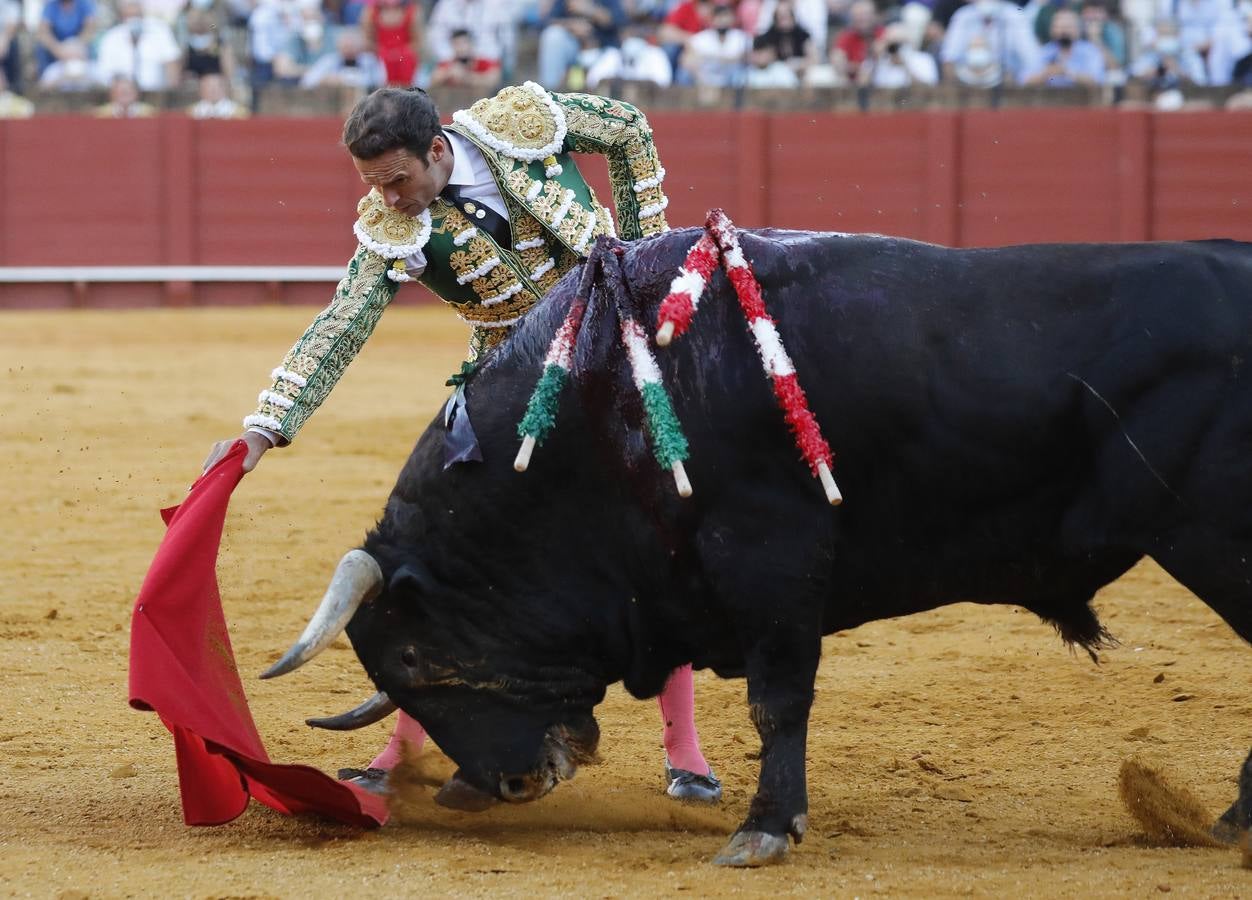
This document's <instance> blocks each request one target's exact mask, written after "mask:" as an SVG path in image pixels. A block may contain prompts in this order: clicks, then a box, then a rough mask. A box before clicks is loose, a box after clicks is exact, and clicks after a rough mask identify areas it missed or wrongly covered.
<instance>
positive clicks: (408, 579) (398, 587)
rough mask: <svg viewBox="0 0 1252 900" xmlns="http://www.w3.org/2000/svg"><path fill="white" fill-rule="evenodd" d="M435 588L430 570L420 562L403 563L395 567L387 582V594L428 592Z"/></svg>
mask: <svg viewBox="0 0 1252 900" xmlns="http://www.w3.org/2000/svg"><path fill="white" fill-rule="evenodd" d="M434 589H435V581H434V579H433V578H431V576H430V571H429V570H428V569H427V568H426V567H425V566H423V565H422V564H421V563H405V564H404V565H402V566H401V567H400V568H398V569H396V571H395V574H393V575H392V576H391V581H389V582H388V583H387V593H389V594H393V595H394V594H396V593H400V594H410V595H413V594H430V593H433V592H434Z"/></svg>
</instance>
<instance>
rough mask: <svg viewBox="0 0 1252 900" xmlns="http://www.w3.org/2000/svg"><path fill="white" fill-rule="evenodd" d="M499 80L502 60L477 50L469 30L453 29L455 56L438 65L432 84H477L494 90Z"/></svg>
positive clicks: (432, 76) (478, 86) (463, 85)
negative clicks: (484, 54)
mask: <svg viewBox="0 0 1252 900" xmlns="http://www.w3.org/2000/svg"><path fill="white" fill-rule="evenodd" d="M499 83H500V62H499V61H498V60H494V59H487V58H486V57H482V56H479V55H478V54H477V53H475V52H474V37H473V35H471V34H470V33H469V32H468V31H466V30H464V29H459V30H457V31H454V32H452V58H451V59H445V60H444V61H443V62H441V63H440V64H439V65H437V66H436V67H435V71H434V72H433V73H432V74H431V76H430V85H431V87H475V88H479V89H480V90H482V91H484V92H486V91H492V90H495V87H496V85H498V84H499Z"/></svg>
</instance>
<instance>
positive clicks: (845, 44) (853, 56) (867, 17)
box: [830, 0, 883, 81]
mask: <svg viewBox="0 0 1252 900" xmlns="http://www.w3.org/2000/svg"><path fill="white" fill-rule="evenodd" d="M882 30H883V29H882V23H881V22H879V20H878V10H877V9H875V8H874V4H873V2H872V0H856V2H855V3H853V4H852V5H851V6H850V7H849V8H848V27H847V28H845V29H843V30H842V31H840V32H839V34H837V35H836V36H835V41H834V45H833V46H832V47H831V50H830V61H831V64H832V65H833V66H834V67H835V70H836V71H838V72H840V73H842V74H843V75H844V76H845V77H846V78H847V79H848V80H849V81H856V76H857V72H858V71H859V70H860V68H861V63H863V62H865V59H866V57H868V56H869V52H870V49H871V48H872V47H873V46H874V42H875V41H876V40H878V38H880V37H881V36H882Z"/></svg>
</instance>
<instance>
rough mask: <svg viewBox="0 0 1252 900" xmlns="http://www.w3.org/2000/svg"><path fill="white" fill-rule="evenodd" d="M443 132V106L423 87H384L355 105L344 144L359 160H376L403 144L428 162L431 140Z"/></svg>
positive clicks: (346, 130)
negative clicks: (441, 123) (440, 114)
mask: <svg viewBox="0 0 1252 900" xmlns="http://www.w3.org/2000/svg"><path fill="white" fill-rule="evenodd" d="M437 134H443V128H442V127H441V126H440V124H439V109H438V107H436V106H435V102H434V101H433V100H431V99H430V96H429V95H428V94H427V93H426V92H425V91H424V90H422V89H421V88H416V87H415V88H381V89H379V90H377V91H374V93H372V94H370V95H369V96H367V97H364V98H362V99H361V100H360V102H358V103H357V105H356V106H354V107H353V108H352V112H351V113H349V114H348V120H347V121H346V122H344V123H343V143H344V146H345V147H347V148H348V152H349V153H351V154H352V155H353V156H355V157H356V158H357V159H375V158H376V157H379V156H382V155H383V154H384V153H386V152H387V151H388V150H395V149H396V148H398V147H403V148H404V149H406V150H408V151H409V152H410V153H412V154H413V155H414V156H416V157H417V158H418V159H420V160H422V162H423V164H424V163H425V162H426V154H427V153H429V152H430V142H431V141H433V140H434V139H435V135H437Z"/></svg>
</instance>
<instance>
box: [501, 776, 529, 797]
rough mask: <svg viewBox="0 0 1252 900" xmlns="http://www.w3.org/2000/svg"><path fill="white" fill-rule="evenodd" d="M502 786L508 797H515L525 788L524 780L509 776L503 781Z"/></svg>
mask: <svg viewBox="0 0 1252 900" xmlns="http://www.w3.org/2000/svg"><path fill="white" fill-rule="evenodd" d="M504 787H505V789H506V790H507V791H508V793H509V796H510V797H517V796H520V795H521V793H522V791H524V790H526V782H525V781H524V780H522V779H521V778H510V779H508V780H507V781H505V782H504Z"/></svg>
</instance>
